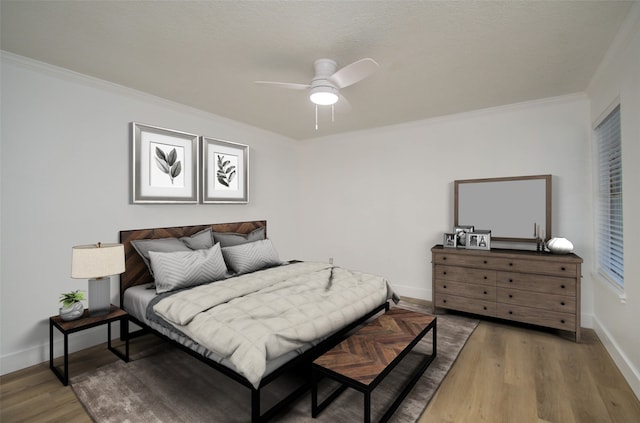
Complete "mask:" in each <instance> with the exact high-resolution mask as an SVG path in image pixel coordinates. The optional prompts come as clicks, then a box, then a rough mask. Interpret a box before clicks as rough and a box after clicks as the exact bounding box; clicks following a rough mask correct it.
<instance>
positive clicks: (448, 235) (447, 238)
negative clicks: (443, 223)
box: [442, 232, 458, 248]
mask: <svg viewBox="0 0 640 423" xmlns="http://www.w3.org/2000/svg"><path fill="white" fill-rule="evenodd" d="M457 241H458V237H457V236H456V234H455V233H453V232H445V233H444V235H443V237H442V246H443V247H444V248H456V247H457V246H458V242H457Z"/></svg>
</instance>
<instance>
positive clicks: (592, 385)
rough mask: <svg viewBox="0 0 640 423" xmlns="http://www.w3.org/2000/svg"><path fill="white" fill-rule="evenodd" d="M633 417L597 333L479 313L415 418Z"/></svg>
mask: <svg viewBox="0 0 640 423" xmlns="http://www.w3.org/2000/svg"><path fill="white" fill-rule="evenodd" d="M418 422H419V423H427V422H441V423H445V422H474V423H475V422H491V423H500V422H518V423H521V422H538V423H542V422H554V423H556V422H557V423H574V422H575V423H589V422H593V423H596V422H597V423H609V422H619V423H622V422H624V423H632V422H636V423H637V422H640V402H639V401H638V398H636V397H635V395H634V393H633V391H632V390H631V388H630V387H629V385H628V384H627V382H626V380H625V379H624V378H623V376H622V374H621V373H620V371H619V370H618V368H617V367H616V366H615V364H614V363H613V361H612V360H611V357H610V356H609V355H608V353H607V352H606V350H605V349H604V346H603V345H602V344H601V342H600V340H599V339H598V337H597V336H596V335H595V333H594V332H593V331H592V330H590V329H584V330H583V333H582V340H581V343H579V344H576V343H575V342H573V340H572V339H571V336H570V335H567V336H566V337H562V336H558V334H557V332H554V331H549V332H545V331H540V330H533V329H529V328H527V327H523V326H516V325H513V324H503V323H497V322H492V321H481V323H480V324H479V325H478V327H477V329H476V330H475V332H474V333H473V335H472V336H471V337H470V338H469V341H468V342H467V344H466V345H465V347H464V348H463V350H462V352H461V353H460V356H459V357H458V360H457V361H456V363H455V364H454V366H453V367H452V369H451V371H450V372H449V374H448V375H447V376H446V377H445V379H444V381H443V383H442V384H441V385H440V388H439V389H438V391H437V392H436V394H435V395H434V397H433V399H432V401H431V403H430V404H429V406H428V407H427V409H426V411H425V412H424V413H423V415H422V417H421V418H420V419H419V420H418Z"/></svg>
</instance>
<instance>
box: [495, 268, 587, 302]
mask: <svg viewBox="0 0 640 423" xmlns="http://www.w3.org/2000/svg"><path fill="white" fill-rule="evenodd" d="M496 283H497V285H498V286H499V287H503V288H515V289H524V290H527V291H536V292H546V293H549V294H557V295H566V296H572V297H575V296H576V292H577V289H576V280H575V279H571V278H561V277H557V276H543V275H532V274H530V273H514V272H497V273H496Z"/></svg>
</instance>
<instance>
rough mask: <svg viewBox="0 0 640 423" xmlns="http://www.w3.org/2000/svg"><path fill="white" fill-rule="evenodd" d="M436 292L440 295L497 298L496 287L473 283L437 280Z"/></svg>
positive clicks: (490, 299)
mask: <svg viewBox="0 0 640 423" xmlns="http://www.w3.org/2000/svg"><path fill="white" fill-rule="evenodd" d="M436 293H437V294H438V295H440V294H443V295H456V296H460V297H467V298H477V299H480V300H486V301H495V300H496V287H495V286H489V285H479V284H473V283H463V282H453V281H445V280H436Z"/></svg>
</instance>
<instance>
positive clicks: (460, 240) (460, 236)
mask: <svg viewBox="0 0 640 423" xmlns="http://www.w3.org/2000/svg"><path fill="white" fill-rule="evenodd" d="M473 229H474V226H473V225H458V226H454V227H453V232H454V233H455V234H456V238H457V239H456V246H458V247H465V246H466V245H467V234H468V233H469V232H473Z"/></svg>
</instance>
